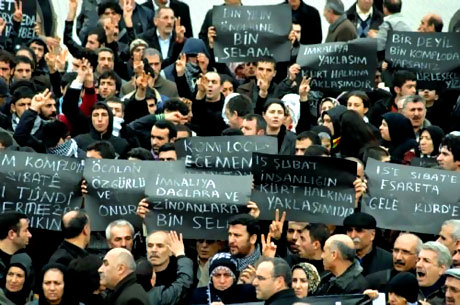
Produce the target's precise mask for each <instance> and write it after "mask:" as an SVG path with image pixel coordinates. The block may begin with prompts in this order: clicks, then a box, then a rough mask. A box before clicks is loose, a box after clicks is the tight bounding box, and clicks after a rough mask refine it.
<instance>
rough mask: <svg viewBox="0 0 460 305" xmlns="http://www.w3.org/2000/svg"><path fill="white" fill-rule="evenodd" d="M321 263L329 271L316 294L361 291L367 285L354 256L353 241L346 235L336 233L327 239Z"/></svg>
mask: <svg viewBox="0 0 460 305" xmlns="http://www.w3.org/2000/svg"><path fill="white" fill-rule="evenodd" d="M323 264H324V269H325V270H328V271H330V273H328V274H326V275H325V276H324V277H323V278H322V279H321V282H320V284H319V286H318V289H317V290H316V293H315V294H316V295H334V294H353V293H362V292H363V291H364V290H366V288H367V287H368V283H367V281H366V280H365V279H364V277H363V275H362V274H361V271H362V270H363V268H361V266H360V265H359V262H358V260H357V259H356V258H355V249H354V244H353V241H352V240H351V238H350V237H348V236H347V235H343V234H337V235H333V236H331V237H329V238H328V239H327V241H326V244H325V245H324V253H323Z"/></svg>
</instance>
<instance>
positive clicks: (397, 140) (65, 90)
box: [0, 0, 460, 305]
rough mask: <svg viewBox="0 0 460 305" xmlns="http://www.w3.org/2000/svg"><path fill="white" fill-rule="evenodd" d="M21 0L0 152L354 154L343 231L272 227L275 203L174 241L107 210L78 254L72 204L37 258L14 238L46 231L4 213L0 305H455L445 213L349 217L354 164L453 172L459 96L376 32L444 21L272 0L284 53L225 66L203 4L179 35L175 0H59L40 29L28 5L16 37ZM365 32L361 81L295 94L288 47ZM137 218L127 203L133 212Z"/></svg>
mask: <svg viewBox="0 0 460 305" xmlns="http://www.w3.org/2000/svg"><path fill="white" fill-rule="evenodd" d="M22 1H26V0H22ZM22 1H16V2H15V9H14V12H13V14H12V18H11V22H12V26H11V31H10V32H9V34H8V35H5V33H4V31H5V25H6V24H5V20H3V19H1V18H0V35H1V36H0V46H1V48H2V50H0V151H1V150H5V151H26V152H37V153H44V154H55V155H59V156H67V157H74V158H85V157H86V158H101V159H128V160H158V161H172V160H177V154H176V151H175V146H174V143H175V141H177V140H178V139H182V138H187V137H193V136H222V135H241V136H271V137H275V138H277V140H278V153H279V154H280V155H299V156H322V157H325V158H344V159H345V158H346V159H349V160H352V161H355V162H356V163H357V169H358V170H357V173H356V177H357V178H356V180H355V182H354V188H355V192H356V211H355V213H353V214H352V215H350V216H348V217H346V218H345V220H344V222H343V226H333V225H330V224H323V223H311V222H309V220H308V219H305V221H304V222H294V221H289V215H287V216H286V213H283V211H277V212H276V215H275V217H274V220H273V221H272V222H267V221H262V220H258V216H259V214H260V210H259V207H258V205H257V203H256V202H249V203H248V208H249V209H250V213H249V214H241V215H235V216H233V217H232V218H230V219H229V220H228V239H227V240H210V239H206V236H203V239H198V240H184V239H183V237H182V233H184V232H185V230H186V228H184V232H175V231H171V232H164V231H156V232H147V234H144V232H143V230H142V229H141V228H135V227H133V225H132V224H131V223H129V222H128V221H126V220H123V219H120V220H117V221H114V222H112V223H111V224H110V225H109V226H108V227H107V229H106V232H105V236H103V237H102V240H103V243H104V244H106V246H105V247H92V245H93V246H94V239H92V238H94V237H95V232H92V231H91V219H90V217H89V216H88V215H87V214H86V212H85V211H84V209H82V210H78V211H71V212H68V213H66V214H64V215H63V216H62V221H61V232H60V233H59V234H60V235H59V238H56V240H55V243H54V244H55V245H56V246H57V248H53V249H42V250H43V252H41V253H30V251H28V249H29V248H28V247H27V246H28V244H29V240H31V241H33V240H34V239H37V241H36V243H37V244H39V245H41V244H43V245H47V243H46V242H45V240H46V239H48V236H49V239H54V237H56V236H57V235H53V234H52V233H49V232H42V231H40V230H34V229H32V228H30V231H29V222H28V219H27V216H26V215H24V214H20V213H17V212H16V213H13V212H8V213H4V214H1V215H0V288H1V289H0V304H1V305H4V304H7V305H24V304H40V305H41V304H50V305H68V304H70V305H73V304H76V305H78V304H84V305H93V304H98V305H99V304H110V305H111V304H116V305H128V304H129V305H138V304H139V305H147V304H149V305H157V304H158V305H159V304H164V305H166V304H170V305H174V304H212V305H222V304H232V303H249V302H260V301H262V302H265V304H294V303H299V302H300V303H301V302H302V301H303V300H305V298H306V297H307V296H328V295H348V294H362V295H365V296H366V298H367V299H368V300H372V299H376V298H377V297H378V293H379V292H381V293H384V294H385V296H386V301H387V302H388V303H389V304H392V305H396V304H398V305H399V304H423V305H426V304H431V305H437V304H458V305H459V304H460V220H456V219H452V220H448V221H446V222H444V224H443V225H442V227H440V228H439V237H435V236H434V235H433V236H432V235H427V234H423V235H421V234H417V233H414V232H399V231H395V230H381V229H379V224H378V223H377V222H376V220H375V218H374V217H373V216H372V215H369V214H366V213H362V212H360V211H359V210H360V206H361V205H362V204H365V203H364V201H363V200H362V198H363V196H365V194H366V190H367V180H366V175H365V172H364V167H365V165H366V162H367V160H368V158H373V159H377V160H379V161H382V162H391V163H398V164H404V165H406V166H412V164H413V161H414V160H418V163H417V164H423V165H424V166H427V167H428V166H429V167H433V168H436V169H438V170H447V171H453V172H457V173H458V172H460V132H459V130H460V96H459V95H460V91H458V90H450V89H449V90H448V89H445V88H433V87H431V86H429V85H425V87H421V86H420V85H419V84H418V83H417V75H416V73H415V72H416V71H407V70H398V69H395V68H394V67H392V64H391V62H387V61H384V60H383V58H382V56H381V55H382V52H383V51H384V50H385V43H386V41H387V38H388V35H389V33H391V31H418V32H441V31H442V30H443V27H444V28H445V27H447V26H446V25H445V24H444V23H445V22H447V21H446V20H444V21H443V20H442V18H441V17H440V16H439V15H437V14H435V13H432V12H426V16H424V17H423V19H422V20H421V22H420V26H419V27H418V28H417V29H411V28H410V27H409V26H408V24H407V22H406V21H407V20H406V17H405V16H403V14H402V13H401V7H402V5H404V4H403V3H402V1H403V0H381V1H377V0H376V1H375V2H374V1H373V0H357V2H356V3H355V4H353V5H352V6H351V7H350V8H348V9H346V8H345V7H344V5H343V3H342V1H341V0H327V1H325V6H324V11H323V12H322V16H321V14H320V12H318V10H316V9H315V8H314V7H312V6H310V5H308V4H306V3H304V2H303V1H301V0H286V1H285V2H286V3H288V4H289V5H290V6H291V9H292V31H291V32H290V34H289V37H286V39H289V40H290V42H291V45H292V48H291V54H290V55H291V61H290V62H276V61H275V60H274V58H273V57H263V58H259V59H258V60H257V61H255V62H238V63H230V64H224V63H219V62H218V61H216V60H215V56H214V42H215V40H216V37H218V35H219V33H218V31H217V30H216V27H215V26H214V25H213V24H212V20H213V18H212V10H210V11H209V12H208V13H207V14H206V17H205V19H204V21H203V23H202V27H201V30H200V32H199V33H198V34H197V35H193V30H192V26H191V16H190V10H189V7H188V6H187V5H186V4H185V3H183V2H181V1H178V0H148V1H145V2H144V3H143V4H137V3H136V2H135V1H134V0H119V1H118V0H101V1H92V0H82V3H79V2H80V0H62V1H66V2H68V14H67V18H66V21H65V29H64V33H53V29H55V28H56V26H55V24H54V18H53V17H52V15H53V12H52V11H53V10H52V6H50V4H49V2H48V1H46V0H39V1H38V2H39V3H40V5H39V8H40V10H39V14H38V15H37V16H38V17H39V18H38V19H39V20H40V21H41V22H40V23H37V26H36V29H35V31H36V37H35V38H33V39H32V40H30V41H25V42H21V41H20V39H19V38H18V37H19V36H18V33H19V31H20V28H21V21H22V17H23V12H22ZM27 1H28V0H27ZM405 1H406V0H405ZM42 2H43V3H42ZM224 2H225V3H224V4H223V5H226V6H238V5H242V3H241V1H240V0H225V1H224ZM46 3H47V4H46ZM45 4H46V5H45ZM79 5H81V7H82V9H81V11H80V13H79V14H78V15H77V11H78V10H77V8H78V7H79ZM321 18H325V19H326V20H327V22H328V23H329V24H330V26H329V29H328V32H327V37H322V29H321ZM74 27H76V28H77V33H78V36H79V38H80V40H81V43H79V42H76V41H74V39H73V36H72V33H73V32H74ZM451 29H452V30H453V31H457V32H458V31H459V29H460V26H458V25H454V26H452V27H451ZM59 37H62V41H61V39H60V38H59ZM195 37H198V38H195ZM366 37H369V38H373V39H376V41H377V53H376V54H375V56H376V58H378V60H379V64H378V69H377V71H375V84H374V88H373V90H372V91H368V92H364V91H362V90H355V91H349V92H332V91H330V90H326V89H324V90H318V89H316V88H315V90H313V89H311V88H310V81H311V79H310V78H307V77H305V76H302V73H301V71H302V67H300V66H299V65H298V64H296V56H297V54H298V51H299V46H300V45H302V44H319V43H321V42H340V41H345V42H346V41H351V40H354V39H358V38H366ZM459 51H460V50H457V52H459ZM69 55H71V56H72V60H70V56H69ZM420 160H422V161H423V160H425V161H426V162H420ZM85 192H86V185H85V182H82V193H83V194H84V193H85ZM414 196H416V194H414ZM148 213H154V212H152V211H150V210H149V203H148V202H147V200H146V199H144V200H142V201H141V202H139V203H138V208H137V214H138V215H139V217H141V218H142V219H144V218H145V217H146V215H147V214H148ZM280 214H281V215H280ZM30 232H32V233H33V235H34V236H32V234H31V233H30ZM98 236H99V238H100V239H101V234H100V232H99V235H98ZM62 239H63V240H62ZM61 241H62V242H61ZM59 243H60V244H59ZM44 248H46V247H44ZM48 252H49V253H50V255H47V256H46V257H45V256H44V254H43V253H48ZM31 257H32V258H33V259H32V258H31ZM36 257H39V260H38V261H36V260H35V258H36ZM305 302H308V300H305Z"/></svg>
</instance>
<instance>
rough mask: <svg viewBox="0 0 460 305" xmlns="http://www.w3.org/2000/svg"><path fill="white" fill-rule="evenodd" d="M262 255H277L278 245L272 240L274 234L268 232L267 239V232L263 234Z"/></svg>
mask: <svg viewBox="0 0 460 305" xmlns="http://www.w3.org/2000/svg"><path fill="white" fill-rule="evenodd" d="M261 242H262V255H263V256H266V257H275V254H276V245H275V243H274V242H272V234H271V233H268V234H267V239H265V234H262V237H261Z"/></svg>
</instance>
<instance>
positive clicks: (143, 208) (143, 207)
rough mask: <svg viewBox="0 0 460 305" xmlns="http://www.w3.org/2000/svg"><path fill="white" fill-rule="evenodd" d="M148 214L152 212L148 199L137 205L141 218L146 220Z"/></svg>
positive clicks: (137, 212) (137, 211)
mask: <svg viewBox="0 0 460 305" xmlns="http://www.w3.org/2000/svg"><path fill="white" fill-rule="evenodd" d="M148 212H150V209H149V202H148V201H147V198H144V199H142V200H141V201H139V203H138V204H137V210H136V214H137V215H138V216H139V217H140V218H142V219H145V216H146V215H147V213H148Z"/></svg>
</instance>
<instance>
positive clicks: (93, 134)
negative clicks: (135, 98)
mask: <svg viewBox="0 0 460 305" xmlns="http://www.w3.org/2000/svg"><path fill="white" fill-rule="evenodd" d="M96 107H97V109H100V108H103V109H105V110H107V113H108V115H109V124H108V126H107V131H106V132H105V133H104V134H101V133H100V132H98V131H97V130H96V129H95V128H94V126H93V123H92V121H90V123H89V124H90V131H89V133H85V134H80V135H78V136H77V137H76V138H75V141H76V142H77V144H78V147H79V148H80V149H82V150H85V151H86V148H87V147H88V146H89V145H90V144H92V143H94V142H96V141H107V142H110V143H111V144H112V145H113V147H114V148H115V152H116V153H117V154H119V155H120V156H124V155H125V154H126V153H127V152H128V149H129V144H128V142H127V141H126V140H125V139H123V138H119V137H114V136H113V135H112V129H113V113H112V110H111V109H110V108H109V106H107V104H105V103H102V102H98V103H96V105H94V107H93V110H92V111H91V115H90V117H89V119H90V120H91V117H92V115H93V111H94V110H95V109H96Z"/></svg>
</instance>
